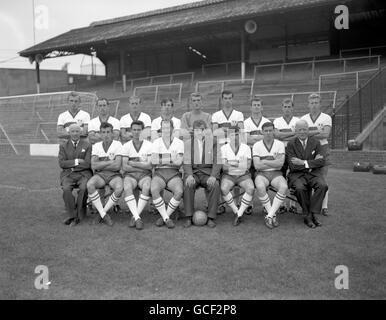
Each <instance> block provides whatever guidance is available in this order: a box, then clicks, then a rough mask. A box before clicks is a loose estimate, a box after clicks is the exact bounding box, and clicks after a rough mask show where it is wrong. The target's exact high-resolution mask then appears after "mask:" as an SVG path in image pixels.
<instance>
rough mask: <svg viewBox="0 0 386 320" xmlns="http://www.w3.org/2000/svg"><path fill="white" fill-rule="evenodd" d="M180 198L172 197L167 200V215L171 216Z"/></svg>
mask: <svg viewBox="0 0 386 320" xmlns="http://www.w3.org/2000/svg"><path fill="white" fill-rule="evenodd" d="M180 202H181V200H179V201H177V200H176V199H174V197H172V198H171V199H170V201H169V205H168V208H167V210H166V214H167V215H168V217H170V216H171V214H172V213H173V212H174V211H176V210H177V208H178V206H179V204H180Z"/></svg>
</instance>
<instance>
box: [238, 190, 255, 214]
mask: <svg viewBox="0 0 386 320" xmlns="http://www.w3.org/2000/svg"><path fill="white" fill-rule="evenodd" d="M252 199H253V195H251V194H248V193H246V192H245V193H244V195H243V197H242V198H241V204H240V208H239V210H238V211H237V215H238V216H239V217H241V216H242V215H243V214H244V211H245V210H247V208H248V207H249V205H250V204H251V201H252Z"/></svg>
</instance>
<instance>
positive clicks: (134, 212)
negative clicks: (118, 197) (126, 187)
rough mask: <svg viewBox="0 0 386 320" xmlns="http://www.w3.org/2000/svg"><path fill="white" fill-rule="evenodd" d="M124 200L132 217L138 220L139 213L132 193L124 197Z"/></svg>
mask: <svg viewBox="0 0 386 320" xmlns="http://www.w3.org/2000/svg"><path fill="white" fill-rule="evenodd" d="M125 202H126V204H127V206H128V207H129V209H130V212H131V214H132V215H133V217H134V219H135V220H138V219H139V214H138V211H137V202H136V201H135V197H134V195H133V194H132V195H130V196H128V197H125Z"/></svg>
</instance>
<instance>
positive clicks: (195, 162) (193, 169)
mask: <svg viewBox="0 0 386 320" xmlns="http://www.w3.org/2000/svg"><path fill="white" fill-rule="evenodd" d="M193 131H194V132H193V133H192V135H190V134H189V132H185V133H188V134H187V135H186V136H185V138H184V145H185V152H184V164H183V168H184V178H185V181H184V207H185V216H186V221H185V223H184V227H185V228H188V227H190V226H191V225H192V216H193V213H194V196H195V193H196V189H197V188H198V187H204V188H205V190H206V194H207V199H208V206H209V207H208V222H207V225H208V227H210V228H214V227H215V226H216V223H215V222H214V220H215V219H216V216H217V207H218V198H219V196H220V171H221V163H217V153H216V149H215V147H216V146H215V145H214V143H213V135H212V132H211V130H210V128H208V124H207V123H206V122H205V121H204V120H202V119H201V120H196V121H194V122H193Z"/></svg>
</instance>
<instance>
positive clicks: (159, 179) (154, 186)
mask: <svg viewBox="0 0 386 320" xmlns="http://www.w3.org/2000/svg"><path fill="white" fill-rule="evenodd" d="M160 125H161V134H162V136H161V137H160V138H158V139H156V140H154V142H153V149H152V156H151V162H152V164H153V166H154V168H155V170H154V174H153V178H152V180H151V194H152V197H153V203H154V206H155V207H156V209H157V210H158V212H159V213H160V215H161V218H159V219H158V220H157V222H156V225H157V226H158V227H161V226H163V225H164V224H166V226H167V227H168V228H169V229H171V228H174V223H173V221H172V220H171V219H170V216H171V214H172V213H173V212H174V211H175V210H176V209H177V208H178V206H179V204H180V202H181V198H182V190H183V182H182V176H181V173H180V171H179V169H180V167H181V165H182V162H183V156H184V142H183V141H182V140H180V139H179V138H176V137H173V129H174V128H173V122H172V121H171V120H163V121H161V124H160ZM166 188H167V189H169V190H170V191H171V192H172V194H173V197H172V198H171V199H170V201H169V205H168V207H167V208H165V202H164V200H163V198H162V197H161V192H162V191H163V190H165V189H166Z"/></svg>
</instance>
